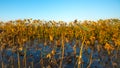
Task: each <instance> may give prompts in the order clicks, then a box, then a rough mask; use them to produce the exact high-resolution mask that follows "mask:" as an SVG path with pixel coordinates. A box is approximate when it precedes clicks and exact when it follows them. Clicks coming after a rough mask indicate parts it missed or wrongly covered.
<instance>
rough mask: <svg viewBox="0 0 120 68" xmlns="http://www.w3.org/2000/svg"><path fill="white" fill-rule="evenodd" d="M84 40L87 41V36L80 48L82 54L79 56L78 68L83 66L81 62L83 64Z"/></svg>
mask: <svg viewBox="0 0 120 68" xmlns="http://www.w3.org/2000/svg"><path fill="white" fill-rule="evenodd" d="M84 42H85V38H84V36H83V41H82V45H81V48H80V54H79V57H78V68H81V64H82V51H83V46H84Z"/></svg>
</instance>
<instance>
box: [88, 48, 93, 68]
mask: <svg viewBox="0 0 120 68" xmlns="http://www.w3.org/2000/svg"><path fill="white" fill-rule="evenodd" d="M92 55H93V50H91V54H90V61H89V64H88V66H87V68H90V66H91V64H92Z"/></svg>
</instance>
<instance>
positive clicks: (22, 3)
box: [0, 0, 120, 21]
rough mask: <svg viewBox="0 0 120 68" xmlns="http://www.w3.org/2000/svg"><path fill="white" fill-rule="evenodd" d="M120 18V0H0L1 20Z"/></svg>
mask: <svg viewBox="0 0 120 68" xmlns="http://www.w3.org/2000/svg"><path fill="white" fill-rule="evenodd" d="M24 18H27V19H29V18H33V19H40V20H56V21H58V20H63V21H73V20H74V19H78V20H98V19H108V18H120V0H0V20H2V21H8V20H15V19H24Z"/></svg>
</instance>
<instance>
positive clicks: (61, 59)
mask: <svg viewBox="0 0 120 68" xmlns="http://www.w3.org/2000/svg"><path fill="white" fill-rule="evenodd" d="M64 50H65V49H64V36H63V34H62V57H61V61H60V68H62V62H63V59H64Z"/></svg>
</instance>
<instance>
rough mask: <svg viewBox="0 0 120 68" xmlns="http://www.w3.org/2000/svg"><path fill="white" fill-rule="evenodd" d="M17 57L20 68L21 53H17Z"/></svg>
mask: <svg viewBox="0 0 120 68" xmlns="http://www.w3.org/2000/svg"><path fill="white" fill-rule="evenodd" d="M17 55H18V68H20V55H19V52H17Z"/></svg>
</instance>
